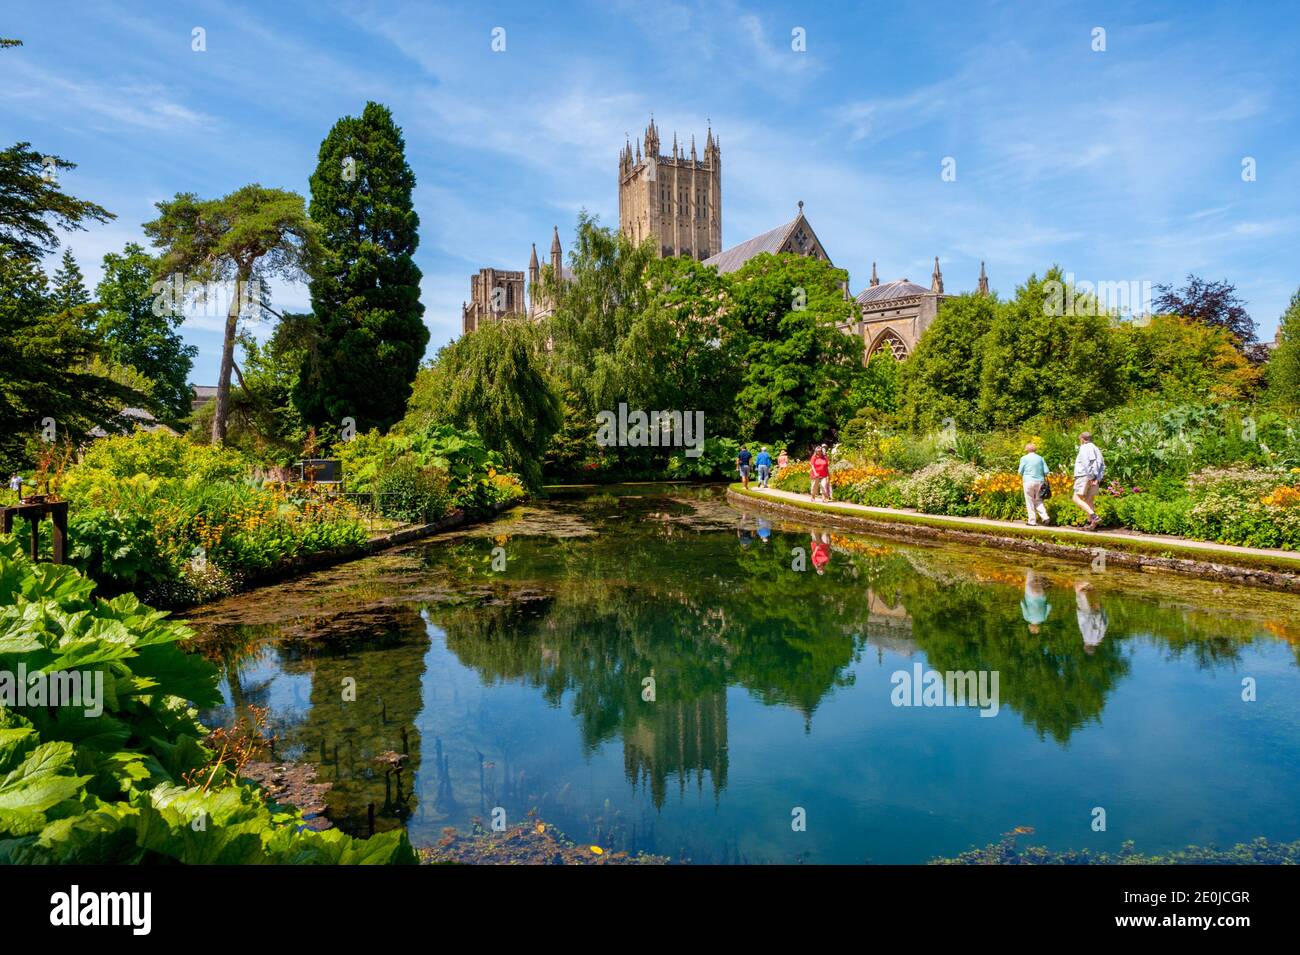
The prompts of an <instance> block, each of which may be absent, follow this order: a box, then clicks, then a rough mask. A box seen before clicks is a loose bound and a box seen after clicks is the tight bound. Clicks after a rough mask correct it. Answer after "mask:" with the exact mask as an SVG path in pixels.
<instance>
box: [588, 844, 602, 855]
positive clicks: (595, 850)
mask: <svg viewBox="0 0 1300 955" xmlns="http://www.w3.org/2000/svg"><path fill="white" fill-rule="evenodd" d="M591 851H592V853H593V854H595V855H598V856H603V855H604V854H605V850H604V849H602V848H601V847H600V846H592V847H591Z"/></svg>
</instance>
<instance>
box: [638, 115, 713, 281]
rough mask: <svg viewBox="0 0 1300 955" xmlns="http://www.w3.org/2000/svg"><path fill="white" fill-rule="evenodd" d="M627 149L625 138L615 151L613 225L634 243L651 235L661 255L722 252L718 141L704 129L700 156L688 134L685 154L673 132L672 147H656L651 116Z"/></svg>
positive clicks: (656, 133)
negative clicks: (615, 217)
mask: <svg viewBox="0 0 1300 955" xmlns="http://www.w3.org/2000/svg"><path fill="white" fill-rule="evenodd" d="M635 148H636V152H635V153H633V147H632V144H631V143H625V144H624V146H623V149H622V151H621V152H620V153H619V155H618V227H619V229H620V230H621V231H622V232H623V233H624V234H625V235H628V236H630V237H631V238H632V240H633V241H634V242H636V243H637V244H640V243H641V242H642V241H643V240H645V239H646V238H647V237H649V238H652V239H653V240H654V243H655V245H656V246H657V247H658V249H659V254H660V255H661V256H663V257H665V258H666V257H668V256H674V255H689V256H690V257H691V258H693V259H700V260H701V261H703V260H704V259H707V258H709V257H710V256H713V255H716V254H717V253H719V252H721V251H722V145H721V143H720V142H719V141H718V140H716V139H714V138H713V129H712V127H710V128H709V130H708V132H707V134H706V135H705V139H704V156H703V157H702V158H701V157H700V156H699V155H698V154H697V153H696V151H695V137H694V136H692V137H691V152H690V155H689V156H688V155H687V154H686V148H685V146H684V145H678V142H677V134H676V133H674V134H673V146H672V151H671V152H670V153H669V154H668V155H666V156H665V155H662V154H661V153H660V152H659V129H658V128H657V127H656V126H655V121H654V117H651V118H650V125H649V126H647V127H646V131H645V155H644V156H642V155H641V143H640V142H638V143H637V144H636V147H635Z"/></svg>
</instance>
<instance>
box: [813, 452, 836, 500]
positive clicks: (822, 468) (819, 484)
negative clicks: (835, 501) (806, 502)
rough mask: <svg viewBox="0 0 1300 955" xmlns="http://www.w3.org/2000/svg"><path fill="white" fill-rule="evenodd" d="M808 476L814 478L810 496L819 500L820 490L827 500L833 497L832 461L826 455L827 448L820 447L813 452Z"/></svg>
mask: <svg viewBox="0 0 1300 955" xmlns="http://www.w3.org/2000/svg"><path fill="white" fill-rule="evenodd" d="M808 476H809V477H810V478H811V479H812V488H811V490H810V491H809V492H808V496H809V497H810V498H812V499H813V500H814V501H815V500H817V496H818V491H820V492H821V493H822V496H823V498H824V499H825V500H827V501H829V500H830V499H831V462H830V458H828V457H826V448H825V447H824V446H822V447H819V448H818V449H817V450H816V451H814V452H813V456H812V460H811V461H809V462H808Z"/></svg>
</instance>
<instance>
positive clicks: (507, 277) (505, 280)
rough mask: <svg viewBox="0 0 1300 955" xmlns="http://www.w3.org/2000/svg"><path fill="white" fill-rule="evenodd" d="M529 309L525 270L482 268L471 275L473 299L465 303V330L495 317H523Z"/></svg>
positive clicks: (461, 316)
mask: <svg viewBox="0 0 1300 955" xmlns="http://www.w3.org/2000/svg"><path fill="white" fill-rule="evenodd" d="M527 311H528V303H527V301H526V299H525V297H524V273H523V272H508V271H506V270H504V269H493V268H486V269H479V270H478V273H477V274H476V275H471V276H470V277H469V301H468V302H464V303H462V304H461V307H460V323H461V331H462V332H464V333H466V334H468V333H469V332H472V331H474V330H475V329H476V328H478V327H479V326H480V325H481V324H482V323H483V322H486V321H489V320H491V319H494V318H496V319H500V318H508V317H510V316H514V317H519V316H522V315H524V314H526V313H527Z"/></svg>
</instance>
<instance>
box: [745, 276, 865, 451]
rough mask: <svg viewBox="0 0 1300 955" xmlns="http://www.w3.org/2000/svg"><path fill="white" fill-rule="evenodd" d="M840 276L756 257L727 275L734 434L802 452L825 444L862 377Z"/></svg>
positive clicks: (852, 311) (850, 306)
mask: <svg viewBox="0 0 1300 955" xmlns="http://www.w3.org/2000/svg"><path fill="white" fill-rule="evenodd" d="M847 278H848V275H847V273H846V272H845V271H844V270H843V269H837V268H834V267H833V266H832V265H831V264H830V263H829V262H826V261H824V260H822V259H813V258H808V257H807V256H803V255H796V254H794V253H782V254H780V255H770V254H763V255H758V256H755V257H754V258H752V259H750V260H749V261H748V262H746V263H745V265H744V266H743V267H742V268H740V269H739V270H738V271H736V272H735V273H734V274H732V275H731V276H728V283H727V284H728V286H729V290H730V291H729V304H728V308H727V319H726V326H727V328H728V330H729V333H730V334H734V335H735V336H736V339H737V342H736V345H737V348H738V351H739V353H740V354H741V355H742V356H743V358H742V361H743V365H742V368H741V371H740V375H739V380H738V381H737V382H736V385H737V394H736V415H737V417H738V419H739V429H740V432H741V433H742V434H744V435H747V436H753V437H754V438H756V439H761V440H767V441H771V442H776V441H778V440H783V441H786V442H788V443H789V444H790V445H791V446H792V447H800V448H802V447H806V446H808V445H811V444H814V443H816V442H819V441H825V440H828V439H830V438H832V437H833V436H834V434H835V432H836V429H837V428H838V426H839V424H840V423H841V422H842V421H846V420H847V419H848V417H849V415H850V414H852V412H853V411H854V410H855V409H854V408H852V407H851V404H852V399H851V395H852V393H853V390H854V387H855V385H856V383H857V381H858V380H859V379H860V377H861V376H862V374H863V366H862V341H861V339H860V338H858V337H857V336H856V335H846V334H845V333H844V332H843V331H841V330H840V327H839V326H844V325H847V324H850V323H852V322H854V321H856V319H857V317H858V316H857V306H856V305H855V304H854V303H853V302H852V301H851V300H849V299H847V298H846V297H845V295H844V282H845V281H846V280H847Z"/></svg>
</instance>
